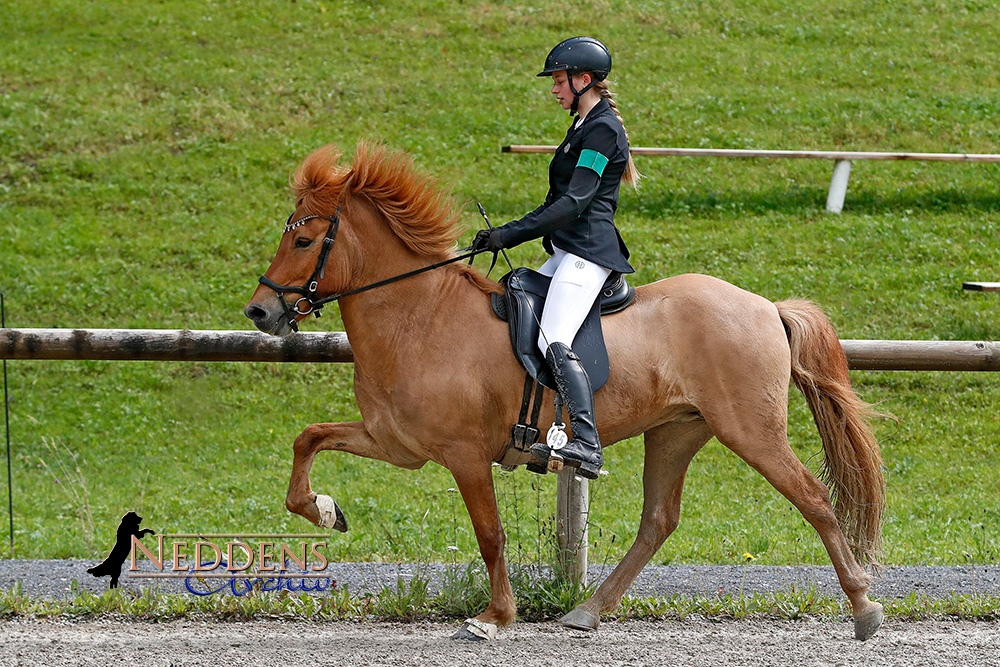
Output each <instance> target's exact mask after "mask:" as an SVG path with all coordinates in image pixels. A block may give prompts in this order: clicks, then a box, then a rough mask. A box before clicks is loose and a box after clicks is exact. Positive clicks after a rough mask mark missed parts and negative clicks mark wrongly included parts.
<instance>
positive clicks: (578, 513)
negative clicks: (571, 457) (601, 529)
mask: <svg viewBox="0 0 1000 667" xmlns="http://www.w3.org/2000/svg"><path fill="white" fill-rule="evenodd" d="M556 477H557V478H558V482H557V484H556V543H557V548H558V549H559V568H560V571H561V572H562V573H564V574H565V575H567V576H569V577H571V578H572V579H573V580H574V581H578V582H580V583H581V584H584V585H586V583H587V523H588V519H589V515H590V484H589V483H588V481H587V480H586V479H584V478H582V477H577V476H576V474H575V470H574V469H573V468H565V469H564V470H563V472H561V473H559V474H558V475H556Z"/></svg>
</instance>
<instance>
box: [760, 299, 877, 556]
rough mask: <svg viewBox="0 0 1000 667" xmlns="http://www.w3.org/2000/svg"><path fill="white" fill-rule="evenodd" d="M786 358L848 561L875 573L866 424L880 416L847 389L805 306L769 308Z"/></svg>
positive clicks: (831, 338) (872, 449)
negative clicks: (816, 439)
mask: <svg viewBox="0 0 1000 667" xmlns="http://www.w3.org/2000/svg"><path fill="white" fill-rule="evenodd" d="M775 306H777V307H778V314H779V315H780V316H781V322H782V324H784V325H785V332H786V333H787V334H788V343H789V346H790V347H791V352H792V381H793V382H794V383H795V386H796V387H798V388H799V391H801V392H802V393H803V394H804V395H805V398H806V402H807V403H808V404H809V409H810V410H812V413H813V418H814V419H815V420H816V426H817V428H818V429H819V433H820V437H821V438H822V439H823V451H824V459H825V460H824V465H823V472H822V478H823V482H824V483H825V484H826V485H827V487H828V488H829V489H830V495H831V498H832V500H833V503H834V513H835V514H836V516H837V520H838V522H839V523H840V527H841V529H842V530H843V531H844V533H845V535H846V536H847V541H848V543H849V544H850V546H851V550H852V551H853V552H854V556H855V557H856V558H857V559H858V562H859V563H860V564H861V565H865V564H866V563H867V564H869V565H870V566H871V568H872V569H873V570H874V571H875V572H880V571H881V569H882V565H881V563H880V562H879V561H880V558H881V555H882V515H883V512H884V511H885V480H884V479H883V477H882V454H881V451H880V450H879V446H878V441H876V440H875V435H874V433H873V432H872V428H871V425H870V424H869V420H870V419H871V418H872V417H877V416H881V415H880V414H879V413H878V412H876V411H874V410H873V409H872V408H871V406H869V405H868V404H867V403H865V402H864V401H862V400H861V399H860V398H858V396H857V394H855V393H854V390H853V389H851V380H850V377H849V376H848V373H847V357H846V356H845V354H844V350H843V348H842V347H841V346H840V340H839V339H838V338H837V333H836V331H834V329H833V325H831V324H830V320H829V319H827V317H826V315H825V314H824V313H823V311H822V310H820V309H819V308H818V307H817V306H816V305H814V304H812V303H811V302H809V301H800V300H791V301H779V302H777V303H775Z"/></svg>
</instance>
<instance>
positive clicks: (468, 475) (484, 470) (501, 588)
mask: <svg viewBox="0 0 1000 667" xmlns="http://www.w3.org/2000/svg"><path fill="white" fill-rule="evenodd" d="M448 468H449V469H450V470H451V474H452V475H453V476H454V478H455V482H456V483H457V484H458V490H459V491H460V492H461V493H462V499H463V500H464V501H465V506H466V508H467V509H468V510H469V517H470V518H471V519H472V527H473V528H474V529H475V531H476V540H477V541H478V542H479V552H480V553H481V554H482V556H483V561H485V563H486V570H487V571H488V572H489V575H490V604H489V606H488V607H487V608H486V611H484V612H483V613H481V614H479V615H478V616H476V617H475V618H472V619H469V620H467V621H466V622H465V623H464V624H463V625H462V627H461V628H460V629H459V630H458V632H456V633H455V634H454V635H452V639H467V640H481V639H493V638H494V637H495V636H496V629H497V626H504V625H510V624H511V623H513V622H514V616H515V615H516V613H517V609H516V605H515V603H514V591H513V590H512V589H511V587H510V580H509V579H508V578H507V564H506V562H505V560H504V554H503V550H504V542H505V540H506V537H505V536H504V532H503V526H501V525H500V513H499V512H498V511H497V499H496V493H495V492H494V489H493V471H492V464H491V462H490V461H482V460H463V461H461V462H458V463H456V464H455V465H449V466H448Z"/></svg>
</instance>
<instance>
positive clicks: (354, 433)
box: [285, 422, 387, 532]
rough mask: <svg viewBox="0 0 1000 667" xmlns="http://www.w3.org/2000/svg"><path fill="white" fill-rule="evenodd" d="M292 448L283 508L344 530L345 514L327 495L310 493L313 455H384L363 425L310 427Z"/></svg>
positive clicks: (361, 423)
mask: <svg viewBox="0 0 1000 667" xmlns="http://www.w3.org/2000/svg"><path fill="white" fill-rule="evenodd" d="M293 449H294V451H295V458H294V460H293V462H292V478H291V480H290V481H289V482H288V495H287V496H286V497H285V507H287V508H288V511H290V512H294V513H295V514H299V515H301V516H303V517H305V518H306V519H309V521H312V522H313V523H314V524H316V525H317V526H319V527H321V528H332V529H334V530H339V531H341V532H344V531H346V530H347V519H345V518H344V513H343V512H341V511H340V507H339V506H338V505H337V503H335V502H334V501H333V499H332V498H331V497H330V496H325V495H318V494H316V493H313V490H312V487H311V486H310V484H309V471H310V470H311V469H312V464H313V461H314V460H315V458H316V454H318V453H319V452H321V451H323V450H331V449H332V450H336V451H341V452H349V453H351V454H357V455H358V456H364V457H366V458H372V459H381V460H387V459H386V457H385V453H384V452H383V451H382V450H381V449H380V448H379V447H378V445H377V444H376V443H375V441H374V440H373V439H372V437H371V436H370V435H369V434H368V431H367V430H365V425H364V422H344V423H340V424H311V425H309V426H308V427H306V429H305V430H304V431H302V433H301V434H299V437H297V438H295V444H294V445H293Z"/></svg>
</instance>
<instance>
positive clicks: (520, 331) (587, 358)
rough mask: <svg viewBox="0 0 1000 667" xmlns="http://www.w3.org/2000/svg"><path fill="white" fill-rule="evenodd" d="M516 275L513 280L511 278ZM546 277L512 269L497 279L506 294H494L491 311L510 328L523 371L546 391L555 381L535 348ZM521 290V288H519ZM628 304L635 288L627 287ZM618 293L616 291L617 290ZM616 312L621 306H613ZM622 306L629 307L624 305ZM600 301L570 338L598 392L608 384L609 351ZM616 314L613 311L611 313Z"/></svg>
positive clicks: (528, 270) (547, 285)
mask: <svg viewBox="0 0 1000 667" xmlns="http://www.w3.org/2000/svg"><path fill="white" fill-rule="evenodd" d="M513 275H516V276H517V280H516V281H514V280H513V278H512V276H513ZM549 281H550V279H549V278H548V277H547V276H543V275H542V274H540V273H538V272H537V271H532V270H531V269H526V268H519V269H514V271H512V272H511V273H508V274H506V275H505V276H503V277H502V278H501V279H500V283H501V284H502V285H503V286H504V287H505V289H506V291H505V293H504V294H501V295H494V297H495V298H494V300H493V309H494V312H496V314H497V316H498V317H500V319H505V320H506V321H507V324H508V326H509V329H510V342H511V347H512V349H513V351H514V356H516V357H517V359H518V361H520V362H521V365H522V366H524V369H525V370H526V371H527V372H528V373H529V374H530V375H531V377H533V378H534V379H535V380H537V381H538V382H539V383H540V384H542V385H543V386H545V387H548V388H549V389H553V390H554V389H555V388H556V386H555V380H554V378H553V377H552V373H551V372H550V371H549V367H548V364H546V363H545V358H544V357H543V356H542V351H541V350H539V349H538V334H539V325H538V323H539V322H540V321H541V319H542V309H543V308H544V307H545V295H546V294H548V291H549ZM519 287H520V289H519ZM626 288H627V291H629V292H631V293H630V294H628V297H629V298H628V299H627V301H628V302H631V298H632V297H634V288H631V287H630V286H627V285H626ZM616 293H617V290H616ZM616 305H617V306H618V310H620V309H621V308H624V307H625V306H624V305H620V304H616ZM625 305H628V304H627V303H626V304H625ZM600 310H601V299H600V298H598V299H595V300H594V304H593V305H592V306H591V308H590V312H588V313H587V318H586V319H585V320H584V321H583V326H581V327H580V330H579V331H578V332H577V334H576V338H574V339H573V345H572V347H573V352H575V353H576V354H577V355H578V356H579V357H580V360H581V361H582V362H583V366H584V368H585V369H586V370H587V376H588V377H589V378H590V386H591V388H592V389H593V390H594V391H597V390H598V389H600V388H601V387H603V386H604V384H605V383H606V382H607V381H608V375H609V364H608V351H607V348H605V346H604V332H603V331H602V330H601V313H600ZM612 312H616V311H612Z"/></svg>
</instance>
